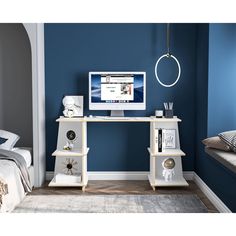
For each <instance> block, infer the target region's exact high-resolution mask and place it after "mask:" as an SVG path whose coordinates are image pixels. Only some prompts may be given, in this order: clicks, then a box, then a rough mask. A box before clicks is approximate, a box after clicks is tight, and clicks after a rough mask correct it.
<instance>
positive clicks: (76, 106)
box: [62, 96, 83, 118]
mask: <svg viewBox="0 0 236 236" xmlns="http://www.w3.org/2000/svg"><path fill="white" fill-rule="evenodd" d="M62 103H63V105H64V111H63V114H64V116H65V117H69V118H72V117H76V116H83V96H65V97H64V98H63V100H62Z"/></svg>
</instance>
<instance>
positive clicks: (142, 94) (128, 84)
mask: <svg viewBox="0 0 236 236" xmlns="http://www.w3.org/2000/svg"><path fill="white" fill-rule="evenodd" d="M89 109H90V110H111V116H122V115H123V114H124V112H123V110H145V109H146V72H89Z"/></svg>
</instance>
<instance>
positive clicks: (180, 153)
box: [148, 147, 185, 157]
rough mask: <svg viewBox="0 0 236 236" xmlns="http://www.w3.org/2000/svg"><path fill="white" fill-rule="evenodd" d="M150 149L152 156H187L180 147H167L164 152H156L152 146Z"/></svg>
mask: <svg viewBox="0 0 236 236" xmlns="http://www.w3.org/2000/svg"><path fill="white" fill-rule="evenodd" d="M148 151H149V153H150V155H151V156H154V157H155V156H172V157H173V156H174V157H175V156H185V153H184V152H183V151H182V150H180V149H166V150H163V152H156V153H153V152H152V151H151V149H150V147H149V148H148Z"/></svg>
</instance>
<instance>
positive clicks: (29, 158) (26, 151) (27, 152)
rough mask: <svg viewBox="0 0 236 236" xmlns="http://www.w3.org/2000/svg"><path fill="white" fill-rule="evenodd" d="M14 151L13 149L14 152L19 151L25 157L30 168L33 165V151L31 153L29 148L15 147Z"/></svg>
mask: <svg viewBox="0 0 236 236" xmlns="http://www.w3.org/2000/svg"><path fill="white" fill-rule="evenodd" d="M12 151H13V152H17V153H19V154H20V155H21V156H23V157H24V159H25V162H26V166H27V168H29V167H30V166H31V163H32V157H31V153H30V151H29V150H26V149H24V148H13V149H12Z"/></svg>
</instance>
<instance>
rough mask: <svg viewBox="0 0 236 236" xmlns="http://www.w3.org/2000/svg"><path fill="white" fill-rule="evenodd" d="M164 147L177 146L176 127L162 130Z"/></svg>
mask: <svg viewBox="0 0 236 236" xmlns="http://www.w3.org/2000/svg"><path fill="white" fill-rule="evenodd" d="M162 147H163V149H169V148H176V141H175V129H163V130H162Z"/></svg>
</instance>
